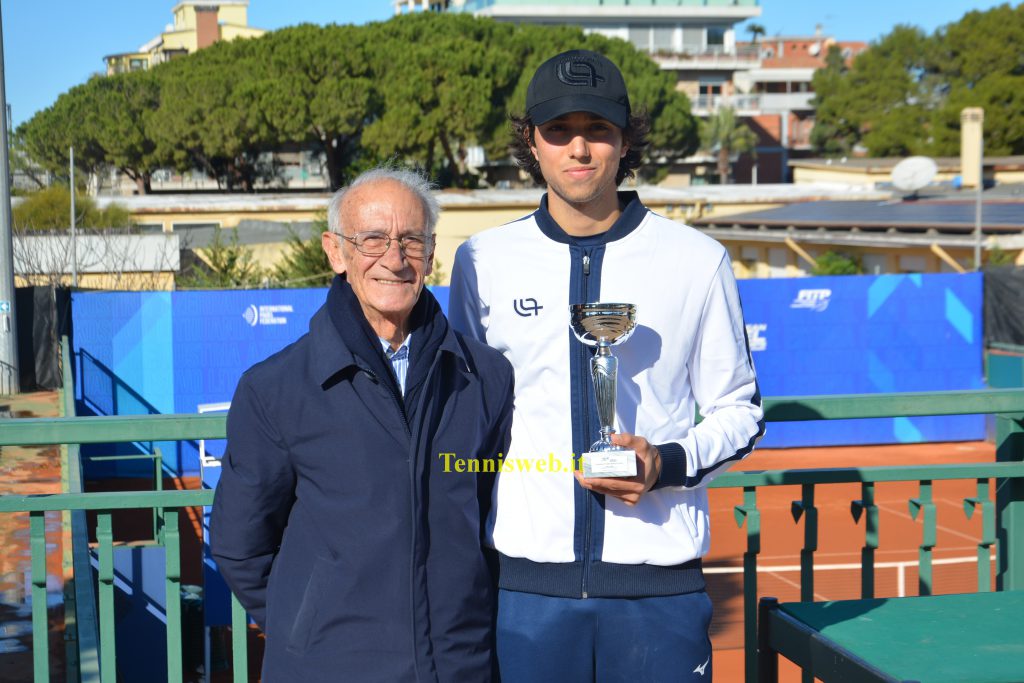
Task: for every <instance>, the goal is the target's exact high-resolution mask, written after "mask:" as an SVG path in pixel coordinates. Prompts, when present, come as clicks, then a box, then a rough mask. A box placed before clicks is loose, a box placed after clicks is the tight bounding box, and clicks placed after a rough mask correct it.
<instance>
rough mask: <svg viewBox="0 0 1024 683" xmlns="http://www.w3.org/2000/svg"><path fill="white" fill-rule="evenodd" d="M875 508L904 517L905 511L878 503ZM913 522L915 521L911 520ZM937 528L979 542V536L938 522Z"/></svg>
mask: <svg viewBox="0 0 1024 683" xmlns="http://www.w3.org/2000/svg"><path fill="white" fill-rule="evenodd" d="M933 502H934V501H933ZM875 507H877V508H878V509H879V510H885V511H886V512H889V513H891V514H894V515H900V516H902V515H903V514H904V513H903V511H901V510H898V509H897V510H893V509H892V508H891V507H889V506H888V505H879V504H878V503H875ZM907 514H908V516H909V513H907ZM911 521H914V520H911ZM935 528H936V530H942V531H944V532H946V533H947V534H950V535H952V536H959V537H960V538H966V539H967V540H968V541H974V542H975V543H977V542H978V537H977V536H971V535H970V534H965V533H963V532H962V531H955V530H953V529H950V528H949V527H948V526H942V525H941V524H939V523H938V522H936V524H935Z"/></svg>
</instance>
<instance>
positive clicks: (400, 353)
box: [378, 332, 412, 396]
mask: <svg viewBox="0 0 1024 683" xmlns="http://www.w3.org/2000/svg"><path fill="white" fill-rule="evenodd" d="M411 338H412V333H411V332H410V333H409V334H408V335H406V337H405V340H404V341H403V342H402V345H401V346H399V347H398V350H397V351H392V350H391V342H389V341H388V340H387V339H384V338H382V337H378V339H380V344H381V346H383V347H384V355H385V356H387V357H388V360H389V361H391V369H392V370H394V371H395V379H396V380H398V390H399V391H401V392H402V396H405V376H406V375H407V374H408V373H409V339H411Z"/></svg>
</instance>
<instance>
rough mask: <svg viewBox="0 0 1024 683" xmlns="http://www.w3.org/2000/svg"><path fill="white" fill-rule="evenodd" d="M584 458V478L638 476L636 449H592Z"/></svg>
mask: <svg viewBox="0 0 1024 683" xmlns="http://www.w3.org/2000/svg"><path fill="white" fill-rule="evenodd" d="M582 460H583V478H584V479H593V478H596V477H635V476H636V451H627V450H613V451H591V452H589V453H584V454H583V457H582Z"/></svg>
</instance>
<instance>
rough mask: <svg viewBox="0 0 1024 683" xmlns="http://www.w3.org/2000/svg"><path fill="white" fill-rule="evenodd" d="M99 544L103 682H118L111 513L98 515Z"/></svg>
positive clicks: (97, 538)
mask: <svg viewBox="0 0 1024 683" xmlns="http://www.w3.org/2000/svg"><path fill="white" fill-rule="evenodd" d="M96 542H97V543H98V544H99V550H98V552H99V556H100V571H99V577H98V578H99V584H100V585H99V596H100V680H101V681H102V683H117V647H116V645H117V641H116V635H115V634H116V629H115V623H114V532H113V529H112V525H111V520H110V513H109V512H100V513H99V514H98V515H97V516H96Z"/></svg>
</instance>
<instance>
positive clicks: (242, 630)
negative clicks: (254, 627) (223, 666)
mask: <svg viewBox="0 0 1024 683" xmlns="http://www.w3.org/2000/svg"><path fill="white" fill-rule="evenodd" d="M248 632H249V625H248V619H247V618H246V615H245V608H244V607H242V603H240V602H238V598H236V597H235V595H234V593H232V594H231V669H232V678H233V680H234V683H248V681H249V641H248V638H247V635H248Z"/></svg>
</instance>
